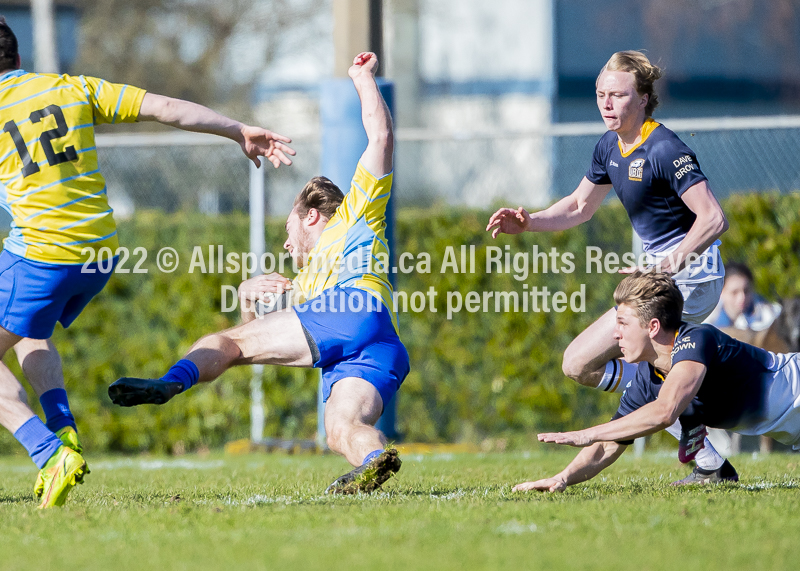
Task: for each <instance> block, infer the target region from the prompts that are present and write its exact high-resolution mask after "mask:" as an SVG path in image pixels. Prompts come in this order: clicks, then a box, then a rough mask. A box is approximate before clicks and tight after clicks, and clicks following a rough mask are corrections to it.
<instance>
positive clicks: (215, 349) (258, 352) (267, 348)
mask: <svg viewBox="0 0 800 571" xmlns="http://www.w3.org/2000/svg"><path fill="white" fill-rule="evenodd" d="M255 364H262V365H286V366H290V367H311V366H312V365H313V364H314V362H313V359H312V356H311V349H310V348H309V346H308V341H307V339H306V336H305V333H304V332H303V327H302V325H301V324H300V319H299V318H298V317H297V314H296V313H295V312H294V310H288V311H277V312H274V313H269V314H267V315H265V316H264V317H263V318H261V319H254V320H253V321H250V322H248V323H244V324H242V325H238V326H236V327H232V328H230V329H226V330H225V331H220V332H218V333H212V334H211V335H206V336H205V337H203V338H201V339H200V340H199V341H197V342H196V343H195V344H194V345H193V346H192V348H191V349H189V351H188V352H187V353H186V355H185V356H184V358H183V359H181V360H180V361H178V363H176V364H175V365H174V366H173V367H172V368H171V369H170V370H169V371H168V372H167V374H166V375H164V377H162V378H161V379H139V378H135V377H124V378H122V379H119V380H118V381H116V382H115V383H113V384H112V385H111V386H110V387H109V388H108V395H109V397H110V398H111V400H112V401H113V402H114V403H115V404H118V405H120V406H136V405H139V404H148V403H149V404H163V403H165V402H167V401H168V400H170V399H171V398H172V397H174V396H175V395H177V394H178V393H181V392H183V391H184V390H186V389H188V388H189V387H191V386H193V385H194V384H196V383H209V382H211V381H213V380H214V379H216V378H217V377H219V376H220V375H221V374H222V373H224V372H225V371H227V370H228V369H229V368H231V367H233V366H236V365H255Z"/></svg>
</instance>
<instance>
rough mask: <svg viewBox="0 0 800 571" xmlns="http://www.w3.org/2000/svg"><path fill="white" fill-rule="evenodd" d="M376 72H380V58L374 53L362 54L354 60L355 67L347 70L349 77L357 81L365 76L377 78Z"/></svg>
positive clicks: (352, 66)
mask: <svg viewBox="0 0 800 571" xmlns="http://www.w3.org/2000/svg"><path fill="white" fill-rule="evenodd" d="M376 71H378V56H376V55H375V54H374V53H372V52H361V53H360V54H358V55H357V56H356V57H355V58H354V59H353V65H351V66H350V69H348V70H347V75H349V76H350V79H353V80H355V79H356V78H358V77H359V76H364V75H368V76H369V77H375V72H376Z"/></svg>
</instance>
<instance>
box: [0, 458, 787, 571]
mask: <svg viewBox="0 0 800 571" xmlns="http://www.w3.org/2000/svg"><path fill="white" fill-rule="evenodd" d="M573 455H574V450H563V451H561V450H555V451H547V452H535V453H506V454H487V455H470V454H456V455H426V456H419V455H409V454H406V455H405V457H404V464H403V469H402V470H401V471H400V473H399V475H398V477H397V478H395V479H394V480H391V481H390V482H389V483H387V485H386V486H385V490H384V491H383V492H380V493H377V494H374V495H372V496H370V497H328V496H324V495H322V490H324V489H325V487H326V486H327V485H328V484H329V483H330V482H331V481H332V480H333V479H334V478H336V477H337V476H339V475H341V474H342V473H344V472H345V471H347V470H348V466H347V465H346V463H345V462H344V461H343V460H342V459H340V458H337V457H333V456H323V457H320V456H282V455H250V456H239V457H230V456H222V455H215V454H212V455H210V456H205V457H199V456H182V457H178V458H154V457H135V458H123V457H103V458H93V459H92V462H91V463H90V467H91V468H92V473H91V474H90V475H89V476H88V477H87V483H86V484H85V485H83V486H81V487H79V488H78V489H77V490H75V491H74V492H73V494H72V495H71V497H70V500H69V502H68V505H67V506H66V507H65V508H63V509H59V510H48V511H46V512H41V511H37V510H36V509H35V507H36V504H35V503H34V501H33V498H32V494H31V488H32V486H33V481H34V477H35V469H34V467H33V466H32V465H31V464H30V462H29V461H27V460H26V459H23V458H21V457H4V458H2V459H0V473H2V478H1V479H0V542H1V543H0V545H1V546H2V547H0V568H1V569H3V570H12V569H24V570H46V569H59V570H61V569H69V570H84V569H85V570H89V569H114V570H116V569H149V570H160V569H187V570H188V569H191V570H196V569H220V570H223V571H234V570H235V571H239V570H245V569H292V570H295V569H297V570H304V571H305V570H309V569H325V570H334V569H370V570H389V569H398V570H409V571H416V570H418V569H435V570H437V571H441V570H449V569H453V570H456V569H458V570H463V569H548V570H552V569H569V570H570V571H572V570H580V569H614V570H615V571H616V570H622V569H634V570H637V571H640V570H644V569H647V570H651V569H652V570H656V569H667V570H673V569H696V570H702V571H706V570H710V569H726V570H730V569H743V570H744V569H747V570H755V569H769V570H773V569H794V568H796V565H797V557H798V555H800V515H799V514H800V468H799V467H798V465H799V464H800V456H796V455H783V454H773V455H771V456H769V457H758V458H753V457H750V456H740V457H737V458H735V459H734V464H735V465H736V467H737V468H738V469H739V472H740V474H741V475H742V481H741V482H740V484H738V485H724V486H718V487H705V488H695V489H686V488H682V489H677V488H672V487H670V486H669V482H670V481H672V480H674V479H678V478H679V477H682V476H684V475H685V474H686V473H687V471H688V470H687V468H686V467H683V466H681V465H680V464H678V463H677V461H675V460H674V459H673V457H672V456H671V455H667V454H655V453H654V454H648V455H645V456H644V457H643V458H640V459H636V458H634V457H633V455H632V453H631V452H630V451H629V452H628V453H627V454H626V456H623V458H621V459H620V460H619V461H618V462H617V464H616V465H614V466H612V467H611V468H610V469H609V470H607V471H606V473H605V474H604V475H601V476H600V477H599V478H597V479H596V480H595V481H592V482H588V483H586V484H583V485H579V486H575V487H573V488H570V489H569V490H568V491H567V492H566V493H564V494H558V495H549V494H548V495H545V494H534V493H528V494H517V493H512V492H511V486H512V485H513V484H515V483H518V482H520V481H524V480H527V479H532V478H539V477H544V476H547V475H551V474H552V473H554V472H556V471H558V470H559V469H560V468H561V467H562V466H563V465H564V464H565V463H566V462H567V461H568V460H569V459H570V458H572V456H573ZM90 458H91V457H90ZM603 476H605V477H603Z"/></svg>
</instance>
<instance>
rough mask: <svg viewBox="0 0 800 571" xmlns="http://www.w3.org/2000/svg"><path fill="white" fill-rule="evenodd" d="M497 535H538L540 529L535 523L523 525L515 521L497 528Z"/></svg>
mask: <svg viewBox="0 0 800 571" xmlns="http://www.w3.org/2000/svg"><path fill="white" fill-rule="evenodd" d="M496 531H497V533H502V534H505V535H520V534H523V533H536V532H537V531H539V528H538V527H537V526H536V524H535V523H521V522H518V521H517V520H515V519H512V520H511V521H509V522H506V523H504V524H502V525H500V526H499V527H498V528H497V530H496Z"/></svg>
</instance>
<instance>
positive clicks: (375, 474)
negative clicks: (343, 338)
mask: <svg viewBox="0 0 800 571" xmlns="http://www.w3.org/2000/svg"><path fill="white" fill-rule="evenodd" d="M382 410H383V401H382V400H381V395H380V393H379V392H378V390H377V389H376V388H375V387H374V386H372V385H371V384H370V383H368V382H367V381H365V380H363V379H359V378H356V377H350V378H346V379H342V380H340V381H337V382H336V383H334V385H333V387H332V388H331V395H330V397H328V401H327V403H326V404H325V432H326V433H327V435H328V446H329V447H330V449H331V450H333V451H334V452H337V453H339V454H342V455H343V456H344V457H345V458H346V459H347V461H348V462H350V464H352V465H353V466H355V469H353V470H351V471H350V472H348V473H347V474H344V475H343V476H341V477H339V478H337V479H336V480H335V481H334V482H333V483H332V484H331V485H330V486H328V489H327V490H326V493H332V494H355V493H358V492H363V493H370V492H373V491H375V490H377V489H378V488H379V487H380V486H381V485H382V484H383V483H384V482H385V481H386V480H388V479H389V478H391V477H392V476H393V475H394V474H395V473H396V472H397V471H398V470H399V469H400V465H401V462H400V458H398V457H397V450H395V449H391V450H385V448H386V437H385V436H384V435H383V434H382V433H381V432H380V431H379V430H378V429H377V428H375V426H374V425H375V423H376V422H378V419H379V418H380V416H381V411H382Z"/></svg>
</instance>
